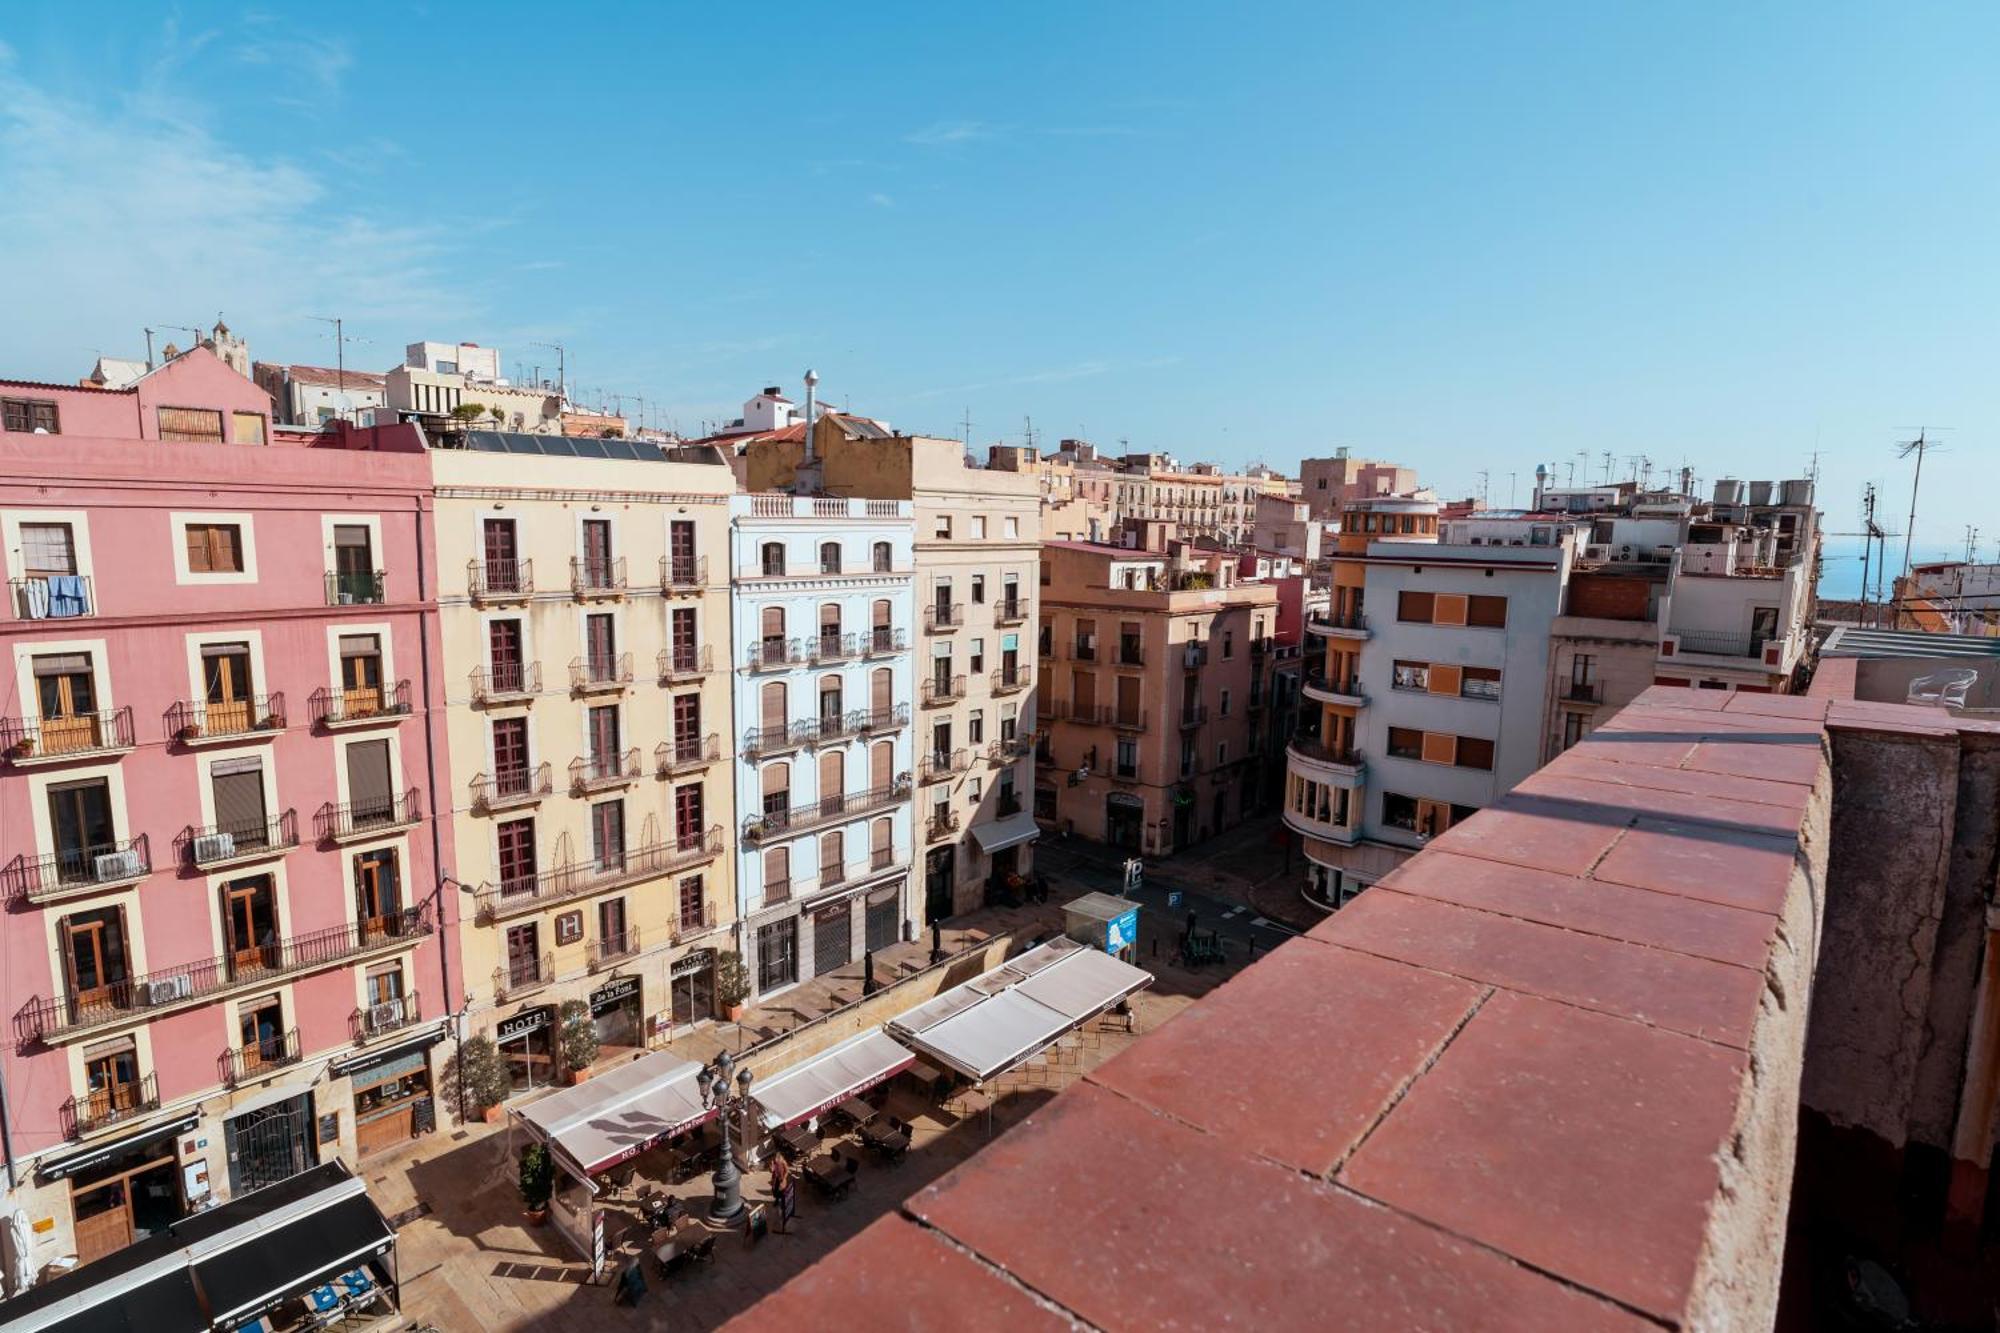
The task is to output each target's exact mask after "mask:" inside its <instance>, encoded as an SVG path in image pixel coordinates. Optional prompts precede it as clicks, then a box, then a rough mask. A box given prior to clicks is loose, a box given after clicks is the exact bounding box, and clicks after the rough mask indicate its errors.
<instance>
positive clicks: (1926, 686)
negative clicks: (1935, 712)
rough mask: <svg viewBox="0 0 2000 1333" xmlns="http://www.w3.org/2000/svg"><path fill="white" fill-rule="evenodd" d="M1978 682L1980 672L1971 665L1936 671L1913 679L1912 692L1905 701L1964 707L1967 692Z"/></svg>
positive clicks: (1937, 705)
mask: <svg viewBox="0 0 2000 1333" xmlns="http://www.w3.org/2000/svg"><path fill="white" fill-rule="evenodd" d="M1978 682H1979V673H1978V672H1977V671H1974V670H1973V669H1972V668H1971V667H1954V668H1952V669H1951V670H1949V671H1935V672H1932V673H1931V674H1930V675H1928V676H1918V677H1917V678H1916V679H1915V680H1913V681H1911V682H1910V692H1909V694H1908V695H1907V696H1905V698H1904V702H1905V703H1913V704H1931V705H1934V706H1935V707H1938V708H1963V707H1965V696H1966V694H1967V692H1968V691H1970V690H1971V689H1972V687H1973V686H1974V685H1976V684H1977V683H1978Z"/></svg>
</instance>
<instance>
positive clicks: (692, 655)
mask: <svg viewBox="0 0 2000 1333" xmlns="http://www.w3.org/2000/svg"><path fill="white" fill-rule="evenodd" d="M713 670H715V653H714V651H713V649H711V648H710V646H709V645H708V644H705V643H704V644H702V645H700V646H699V647H697V646H695V645H693V644H685V643H684V644H681V645H679V646H678V647H673V648H662V649H660V679H661V680H663V681H676V680H693V679H695V678H696V677H698V676H705V675H707V674H708V673H709V672H711V671H713Z"/></svg>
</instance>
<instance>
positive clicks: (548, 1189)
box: [520, 1143, 556, 1226]
mask: <svg viewBox="0 0 2000 1333" xmlns="http://www.w3.org/2000/svg"><path fill="white" fill-rule="evenodd" d="M520 1186H521V1203H522V1206H523V1207H525V1208H526V1209H527V1210H528V1220H529V1221H530V1222H532V1223H534V1224H535V1225H536V1226H540V1225H541V1224H542V1223H544V1222H546V1221H548V1219H549V1199H550V1197H551V1196H552V1195H554V1194H555V1192H556V1159H555V1158H554V1157H552V1156H550V1155H549V1150H548V1148H547V1146H546V1145H544V1144H540V1143H531V1144H529V1145H528V1146H527V1147H526V1148H523V1149H522V1150H521V1181H520Z"/></svg>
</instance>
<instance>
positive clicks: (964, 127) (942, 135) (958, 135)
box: [903, 120, 1000, 148]
mask: <svg viewBox="0 0 2000 1333" xmlns="http://www.w3.org/2000/svg"><path fill="white" fill-rule="evenodd" d="M999 132H1000V131H999V130H998V129H997V128H996V127H994V126H992V125H988V124H987V123H986V122H985V121H983V120H940V121H936V122H934V123H933V124H930V125H926V126H924V128H922V129H920V130H916V131H914V132H912V133H910V134H906V135H904V136H903V142H905V143H913V144H916V145H918V146H919V147H922V148H949V147H952V146H954V145H956V144H963V143H971V142H972V141H973V140H975V139H991V138H994V137H995V136H997V135H998V134H999Z"/></svg>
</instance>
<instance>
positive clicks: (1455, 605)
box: [1431, 592, 1466, 625]
mask: <svg viewBox="0 0 2000 1333" xmlns="http://www.w3.org/2000/svg"><path fill="white" fill-rule="evenodd" d="M1465 603H1466V599H1465V594H1464V593H1458V592H1441V593H1439V594H1438V595H1437V601H1436V603H1435V609H1434V610H1433V612H1432V614H1431V623H1433V624H1436V625H1463V624H1464V623H1465Z"/></svg>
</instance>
